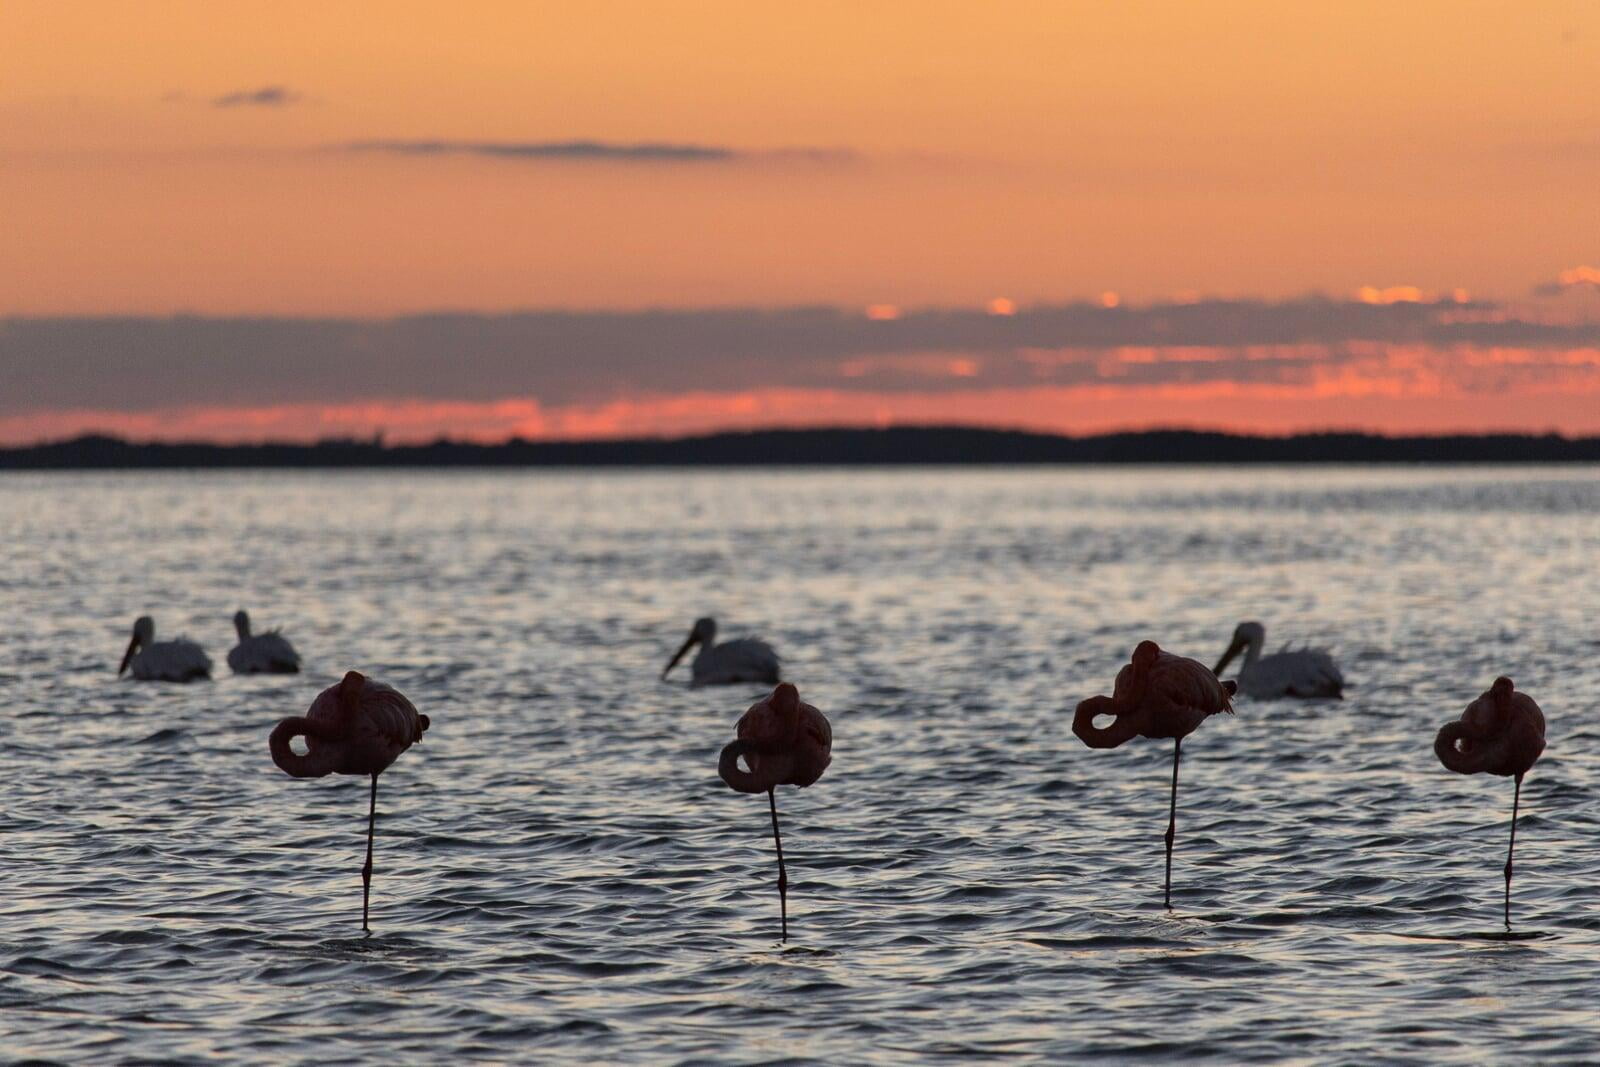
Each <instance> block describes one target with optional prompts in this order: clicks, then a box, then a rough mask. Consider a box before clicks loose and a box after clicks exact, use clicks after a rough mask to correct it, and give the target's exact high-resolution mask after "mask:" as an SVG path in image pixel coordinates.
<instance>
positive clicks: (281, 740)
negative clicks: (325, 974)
mask: <svg viewBox="0 0 1600 1067" xmlns="http://www.w3.org/2000/svg"><path fill="white" fill-rule="evenodd" d="M427 728H428V717H427V716H426V715H419V714H417V709H416V708H414V707H412V705H411V701H409V700H407V699H406V698H405V697H404V696H403V695H401V693H400V692H399V691H398V690H396V689H394V688H392V687H390V686H387V685H384V684H383V683H382V682H375V681H372V680H371V679H369V678H367V677H366V676H364V675H362V674H361V673H359V672H358V671H350V672H349V673H347V674H346V675H345V676H344V680H343V681H341V682H340V683H339V684H338V685H334V686H329V687H328V688H327V689H324V690H323V691H322V692H321V693H318V694H317V699H316V700H313V701H312V702H311V710H309V711H307V712H306V713H305V714H304V715H293V716H290V717H289V718H287V719H284V720H283V721H282V722H280V723H278V725H277V726H276V727H274V728H273V731H272V736H271V737H270V738H269V739H268V741H267V744H268V747H269V749H270V750H271V752H272V762H273V763H276V764H277V765H278V766H279V767H280V768H282V769H283V770H284V771H286V772H288V773H289V774H291V775H293V776H294V777H296V778H321V777H323V776H324V775H328V774H365V775H369V776H371V778H372V796H371V800H370V802H369V806H368V808H367V863H366V866H365V867H363V868H361V929H363V930H366V931H368V932H369V933H370V932H371V928H370V927H369V926H368V925H367V905H368V902H369V900H370V898H371V895H372V836H373V830H374V828H375V827H376V825H377V819H378V775H379V774H381V773H382V772H383V770H384V769H385V768H386V767H388V766H389V764H391V763H393V762H394V761H395V759H396V758H397V757H398V756H399V755H400V753H402V752H404V751H405V750H406V749H408V748H410V747H411V746H412V745H413V744H415V743H416V742H419V741H421V740H422V734H423V731H425V730H427ZM296 737H304V738H305V739H306V750H307V751H306V754H305V755H303V756H302V755H300V754H298V753H297V752H295V751H294V749H292V748H290V747H289V742H290V741H292V740H293V739H294V738H296Z"/></svg>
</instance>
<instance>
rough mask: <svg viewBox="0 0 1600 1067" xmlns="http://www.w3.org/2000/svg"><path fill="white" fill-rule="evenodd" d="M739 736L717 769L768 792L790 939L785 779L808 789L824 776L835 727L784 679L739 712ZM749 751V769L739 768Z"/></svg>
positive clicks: (734, 783)
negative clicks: (781, 798) (781, 804)
mask: <svg viewBox="0 0 1600 1067" xmlns="http://www.w3.org/2000/svg"><path fill="white" fill-rule="evenodd" d="M736 729H737V732H738V736H739V739H738V740H737V741H730V742H728V744H727V745H725V746H723V749H722V756H721V758H720V759H718V761H717V774H718V775H720V776H721V777H722V780H723V781H724V782H727V783H728V785H729V786H730V787H731V788H733V789H736V790H738V791H739V792H741V793H761V792H765V793H766V794H767V805H768V807H769V808H771V810H772V840H773V843H774V844H775V845H776V846H777V848H778V915H779V920H780V922H781V923H782V931H783V938H782V939H783V940H784V941H788V940H789V877H788V875H787V874H786V873H785V872H784V869H783V837H782V836H781V835H780V834H779V833H778V800H777V797H776V796H775V795H774V793H773V790H774V789H775V788H777V787H778V786H780V785H793V786H798V787H800V788H801V789H804V788H805V787H806V786H808V785H810V784H811V783H812V782H815V781H816V780H817V779H818V778H821V777H822V772H823V771H825V770H827V769H828V764H829V763H830V762H832V760H833V727H831V726H829V725H828V719H827V717H826V716H825V715H823V714H822V712H820V711H818V710H817V709H816V708H814V707H812V706H811V705H810V704H806V703H802V702H801V700H800V691H799V690H798V689H796V688H795V687H794V686H793V685H791V684H789V683H788V682H784V683H783V684H781V685H779V686H778V687H777V688H776V689H774V690H773V691H772V694H771V695H770V696H768V697H767V698H766V699H765V700H761V701H759V702H757V703H755V704H752V705H751V706H750V710H749V711H746V712H745V713H744V714H743V715H741V716H740V717H739V725H738V726H737V728H736ZM741 756H743V757H744V761H745V763H746V764H748V765H749V767H750V769H749V770H748V771H743V770H740V769H739V757H741Z"/></svg>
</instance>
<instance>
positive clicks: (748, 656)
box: [661, 618, 778, 685]
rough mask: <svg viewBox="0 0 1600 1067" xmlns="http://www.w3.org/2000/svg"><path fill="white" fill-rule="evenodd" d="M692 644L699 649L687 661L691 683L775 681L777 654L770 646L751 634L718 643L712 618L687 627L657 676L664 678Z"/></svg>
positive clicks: (719, 683) (776, 676) (715, 626)
mask: <svg viewBox="0 0 1600 1067" xmlns="http://www.w3.org/2000/svg"><path fill="white" fill-rule="evenodd" d="M695 645H699V646H700V651H699V652H698V653H696V654H695V657H694V662H693V663H692V664H691V665H690V674H691V679H692V680H691V683H690V684H692V685H733V684H736V683H738V682H766V683H768V684H769V685H776V684H777V681H778V654H777V653H776V652H774V651H773V650H772V646H771V645H769V644H767V643H766V642H765V641H758V640H756V639H755V638H753V637H741V638H739V639H738V640H735V641H724V642H722V644H720V645H719V644H717V620H715V619H712V618H703V619H696V620H695V622H694V629H692V630H690V631H689V636H688V638H687V639H686V640H685V641H684V642H683V645H682V646H681V647H680V648H679V649H678V651H677V652H675V653H674V654H673V656H672V659H671V661H669V662H668V663H667V667H666V670H664V671H662V672H661V677H662V678H663V679H665V678H666V676H667V672H668V671H670V670H672V668H673V667H676V666H677V665H678V661H679V660H680V659H682V658H683V654H684V653H685V652H687V651H689V649H691V648H693V647H694V646H695Z"/></svg>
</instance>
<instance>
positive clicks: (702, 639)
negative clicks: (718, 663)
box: [661, 615, 717, 678]
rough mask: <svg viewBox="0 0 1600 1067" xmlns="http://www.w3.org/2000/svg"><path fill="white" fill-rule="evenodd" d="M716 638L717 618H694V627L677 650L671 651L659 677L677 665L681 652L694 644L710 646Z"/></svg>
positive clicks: (681, 656) (664, 676) (663, 676)
mask: <svg viewBox="0 0 1600 1067" xmlns="http://www.w3.org/2000/svg"><path fill="white" fill-rule="evenodd" d="M716 639H717V620H715V619H713V618H711V617H710V616H709V615H707V616H703V617H702V618H698V619H696V620H694V628H693V629H691V630H690V631H689V636H688V637H687V638H685V639H684V642H683V644H682V645H681V646H680V647H679V648H678V651H677V652H675V653H673V656H672V659H671V660H670V661H669V662H668V663H667V666H666V669H665V670H663V671H662V672H661V677H662V678H666V676H667V673H668V672H669V671H671V670H672V668H674V667H676V666H677V665H678V661H679V660H680V659H682V658H683V654H684V653H685V652H687V651H689V650H690V649H691V648H693V647H694V646H695V645H702V646H704V647H706V648H710V647H711V646H712V644H713V643H715V642H716Z"/></svg>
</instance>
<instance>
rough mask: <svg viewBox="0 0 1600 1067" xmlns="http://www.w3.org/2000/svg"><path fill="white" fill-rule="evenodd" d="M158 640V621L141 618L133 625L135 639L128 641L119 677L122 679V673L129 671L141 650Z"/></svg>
mask: <svg viewBox="0 0 1600 1067" xmlns="http://www.w3.org/2000/svg"><path fill="white" fill-rule="evenodd" d="M155 639H156V621H155V620H154V619H152V618H151V617H150V616H148V615H141V616H139V618H138V620H137V621H136V622H134V624H133V637H132V639H130V640H129V641H128V651H126V652H124V653H123V654H122V665H121V666H120V667H118V668H117V677H119V678H120V677H122V672H123V671H125V670H127V669H128V664H130V663H132V662H133V657H134V656H135V655H137V654H138V652H139V650H140V649H141V648H146V647H148V646H149V645H150V644H151V643H152V642H153V641H155Z"/></svg>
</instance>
